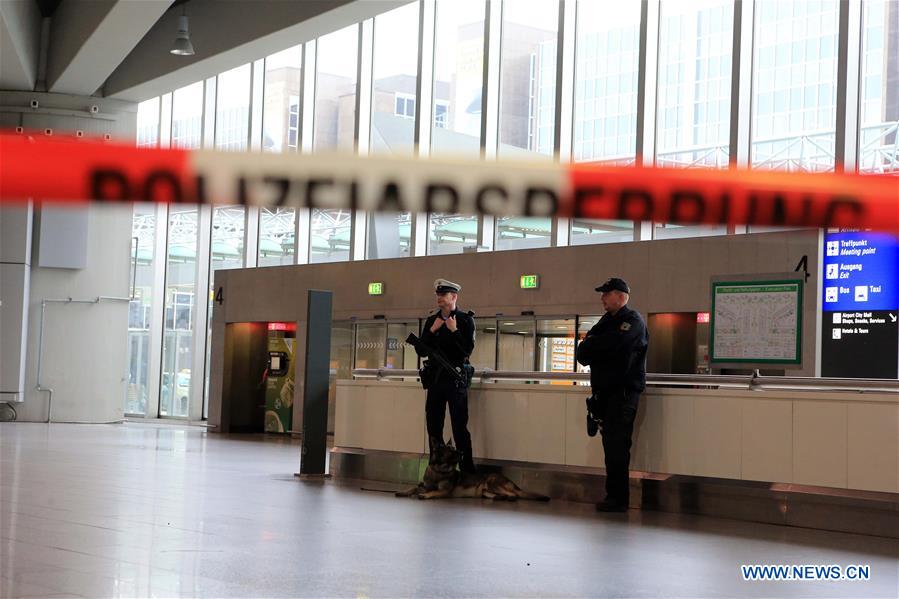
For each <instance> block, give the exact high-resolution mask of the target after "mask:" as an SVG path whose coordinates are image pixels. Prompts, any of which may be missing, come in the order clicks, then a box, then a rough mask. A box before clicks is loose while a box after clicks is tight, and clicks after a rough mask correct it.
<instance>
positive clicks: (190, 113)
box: [172, 81, 203, 150]
mask: <svg viewBox="0 0 899 599" xmlns="http://www.w3.org/2000/svg"><path fill="white" fill-rule="evenodd" d="M202 134H203V82H202V81H198V82H197V83H194V84H192V85H188V86H187V87H182V88H181V89H176V90H175V93H174V94H172V147H173V148H184V149H187V150H192V149H195V148H199V147H200V144H201V142H202Z"/></svg>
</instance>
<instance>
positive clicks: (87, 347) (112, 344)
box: [16, 205, 131, 422]
mask: <svg viewBox="0 0 899 599" xmlns="http://www.w3.org/2000/svg"><path fill="white" fill-rule="evenodd" d="M85 210H87V211H88V212H89V215H88V250H87V268H85V269H81V270H76V269H61V268H38V267H36V266H35V267H33V268H32V271H31V294H30V308H29V322H28V353H27V355H28V358H27V368H26V375H25V376H26V390H25V402H24V404H20V405H17V406H16V410H17V411H18V413H19V418H18V419H19V420H27V421H43V420H46V418H47V403H48V397H47V396H48V394H47V393H41V392H38V391H37V390H36V389H35V387H36V386H37V382H38V381H37V365H38V349H39V344H40V340H39V337H40V320H41V301H42V300H44V299H63V298H68V297H71V298H74V299H95V298H97V297H98V296H101V295H106V296H122V297H127V296H128V295H129V294H130V288H129V287H130V281H129V276H130V254H131V207H130V206H128V205H126V206H91V207H90V208H85ZM127 331H128V303H127V302H106V301H104V302H100V303H97V304H48V305H47V308H46V313H45V322H44V341H43V358H42V367H41V379H42V380H41V381H40V382H41V383H42V385H43V386H45V387H50V388H52V389H53V391H54V393H53V420H54V421H57V420H59V421H91V422H107V421H112V420H118V419H120V418H122V414H123V405H124V403H123V402H124V394H125V380H124V377H125V376H126V372H127V356H128V351H127V349H128V348H127Z"/></svg>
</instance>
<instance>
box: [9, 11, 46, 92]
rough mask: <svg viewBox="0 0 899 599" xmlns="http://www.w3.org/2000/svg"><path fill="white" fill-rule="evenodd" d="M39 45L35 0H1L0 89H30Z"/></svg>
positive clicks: (39, 28)
mask: <svg viewBox="0 0 899 599" xmlns="http://www.w3.org/2000/svg"><path fill="white" fill-rule="evenodd" d="M40 44H41V12H40V10H39V9H38V6H37V4H36V3H35V2H34V0H2V1H0V89H5V90H10V91H33V90H34V85H35V83H36V81H37V66H38V58H39V55H40Z"/></svg>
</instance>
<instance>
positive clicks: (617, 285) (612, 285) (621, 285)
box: [596, 277, 631, 293]
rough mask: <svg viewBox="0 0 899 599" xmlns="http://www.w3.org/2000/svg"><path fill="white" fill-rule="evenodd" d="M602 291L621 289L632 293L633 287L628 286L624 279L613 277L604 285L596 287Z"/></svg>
mask: <svg viewBox="0 0 899 599" xmlns="http://www.w3.org/2000/svg"><path fill="white" fill-rule="evenodd" d="M596 290H597V291H599V292H600V293H605V292H606V291H621V292H622V293H630V292H631V288H630V287H628V286H627V283H626V282H625V280H624V279H618V278H615V277H612V278H611V279H609V280H608V281H606V282H605V283H603V284H602V285H600V286H599V287H597V288H596Z"/></svg>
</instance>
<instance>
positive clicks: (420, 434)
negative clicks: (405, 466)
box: [393, 386, 428, 453]
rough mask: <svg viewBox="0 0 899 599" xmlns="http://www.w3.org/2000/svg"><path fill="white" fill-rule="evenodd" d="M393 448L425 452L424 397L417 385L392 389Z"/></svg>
mask: <svg viewBox="0 0 899 599" xmlns="http://www.w3.org/2000/svg"><path fill="white" fill-rule="evenodd" d="M394 393H395V395H394V397H395V399H394V411H395V418H394V422H393V438H394V443H393V450H394V451H406V452H412V453H425V452H426V451H428V450H427V445H426V444H425V443H424V439H425V434H426V427H425V399H424V393H425V392H424V390H422V389H421V388H418V387H405V386H404V387H397V388H395V389H394Z"/></svg>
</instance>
